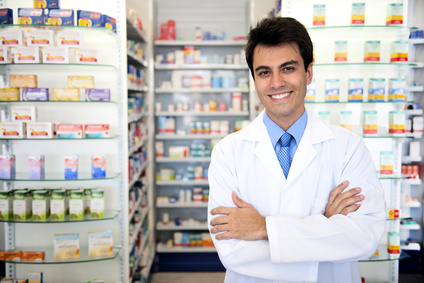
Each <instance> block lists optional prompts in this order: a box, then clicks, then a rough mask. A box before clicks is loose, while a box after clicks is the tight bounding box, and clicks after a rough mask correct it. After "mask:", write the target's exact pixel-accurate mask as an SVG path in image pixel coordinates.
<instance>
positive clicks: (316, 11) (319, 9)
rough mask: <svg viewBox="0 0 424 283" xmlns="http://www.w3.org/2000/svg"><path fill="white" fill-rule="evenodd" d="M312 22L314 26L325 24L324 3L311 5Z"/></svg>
mask: <svg viewBox="0 0 424 283" xmlns="http://www.w3.org/2000/svg"><path fill="white" fill-rule="evenodd" d="M312 23H313V25H314V26H325V4H318V5H314V6H313V19H312Z"/></svg>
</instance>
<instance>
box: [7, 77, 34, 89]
mask: <svg viewBox="0 0 424 283" xmlns="http://www.w3.org/2000/svg"><path fill="white" fill-rule="evenodd" d="M10 87H12V88H25V87H31V88H34V87H37V75H10Z"/></svg>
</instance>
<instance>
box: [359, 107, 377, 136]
mask: <svg viewBox="0 0 424 283" xmlns="http://www.w3.org/2000/svg"><path fill="white" fill-rule="evenodd" d="M377 118H378V117H377V111H364V112H363V122H362V128H363V134H364V135H376V134H377V133H378V122H377V121H378V119H377Z"/></svg>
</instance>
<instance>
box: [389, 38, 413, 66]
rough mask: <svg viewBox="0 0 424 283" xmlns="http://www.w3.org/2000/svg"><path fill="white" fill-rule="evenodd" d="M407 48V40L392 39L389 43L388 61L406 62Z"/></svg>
mask: <svg viewBox="0 0 424 283" xmlns="http://www.w3.org/2000/svg"><path fill="white" fill-rule="evenodd" d="M408 48H409V44H408V41H393V42H392V43H391V45H390V62H407V61H408Z"/></svg>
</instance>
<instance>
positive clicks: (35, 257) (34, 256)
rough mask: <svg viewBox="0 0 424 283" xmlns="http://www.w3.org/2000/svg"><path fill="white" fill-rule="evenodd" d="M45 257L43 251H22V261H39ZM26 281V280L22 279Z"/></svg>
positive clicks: (25, 282)
mask: <svg viewBox="0 0 424 283" xmlns="http://www.w3.org/2000/svg"><path fill="white" fill-rule="evenodd" d="M44 258H45V252H33V251H22V260H23V261H34V262H41V261H43V260H44ZM24 283H27V280H25V281H24Z"/></svg>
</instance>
